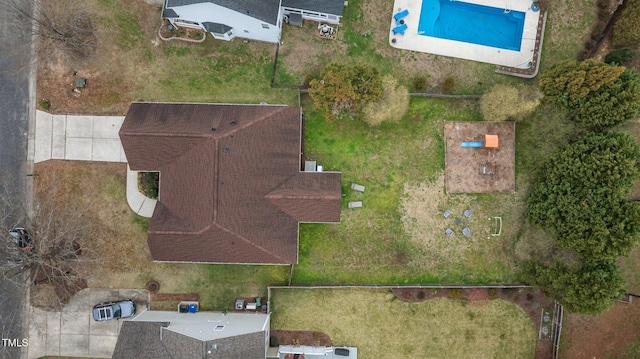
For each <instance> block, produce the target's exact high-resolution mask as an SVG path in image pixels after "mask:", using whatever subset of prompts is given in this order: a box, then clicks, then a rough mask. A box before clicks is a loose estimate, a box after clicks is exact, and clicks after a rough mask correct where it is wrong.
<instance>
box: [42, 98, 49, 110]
mask: <svg viewBox="0 0 640 359" xmlns="http://www.w3.org/2000/svg"><path fill="white" fill-rule="evenodd" d="M40 108H42V109H43V110H45V111H49V109H50V108H51V103H50V102H49V101H47V100H45V99H42V100H40Z"/></svg>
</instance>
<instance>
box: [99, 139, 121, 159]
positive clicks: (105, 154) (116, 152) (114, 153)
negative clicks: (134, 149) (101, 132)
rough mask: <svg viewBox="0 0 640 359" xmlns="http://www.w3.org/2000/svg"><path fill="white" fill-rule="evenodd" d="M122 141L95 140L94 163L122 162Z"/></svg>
mask: <svg viewBox="0 0 640 359" xmlns="http://www.w3.org/2000/svg"><path fill="white" fill-rule="evenodd" d="M121 147H122V146H121V144H120V139H117V138H94V139H93V158H92V160H93V161H103V162H120V148H121Z"/></svg>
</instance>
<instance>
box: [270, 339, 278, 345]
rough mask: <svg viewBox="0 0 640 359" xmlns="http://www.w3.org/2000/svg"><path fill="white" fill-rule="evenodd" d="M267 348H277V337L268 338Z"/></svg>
mask: <svg viewBox="0 0 640 359" xmlns="http://www.w3.org/2000/svg"><path fill="white" fill-rule="evenodd" d="M269 346H271V347H277V346H278V338H277V337H271V338H269Z"/></svg>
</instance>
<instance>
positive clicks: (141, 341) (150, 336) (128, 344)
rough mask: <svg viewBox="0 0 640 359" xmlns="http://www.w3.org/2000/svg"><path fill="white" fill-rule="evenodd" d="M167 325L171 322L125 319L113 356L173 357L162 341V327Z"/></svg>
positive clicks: (118, 357) (149, 358)
mask: <svg viewBox="0 0 640 359" xmlns="http://www.w3.org/2000/svg"><path fill="white" fill-rule="evenodd" d="M167 326H169V322H131V321H124V322H123V323H122V328H120V334H119V335H118V341H117V342H116V348H115V350H114V351H113V356H112V358H113V359H130V358H137V359H147V358H148V359H172V357H171V354H169V352H168V351H167V348H166V347H165V346H164V344H163V343H162V341H160V330H161V329H160V328H162V327H164V328H166V327H167Z"/></svg>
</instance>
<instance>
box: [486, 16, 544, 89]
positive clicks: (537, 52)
mask: <svg viewBox="0 0 640 359" xmlns="http://www.w3.org/2000/svg"><path fill="white" fill-rule="evenodd" d="M546 25H547V12H545V13H544V15H543V16H540V19H539V20H538V34H537V36H536V46H535V48H534V49H533V66H532V67H531V68H529V69H526V70H524V69H517V68H515V67H506V66H497V67H496V71H495V72H496V73H499V74H503V75H511V76H516V77H522V78H525V79H532V78H534V77H536V76H537V75H538V70H539V69H540V57H541V55H542V41H543V40H544V29H545V27H546Z"/></svg>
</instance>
